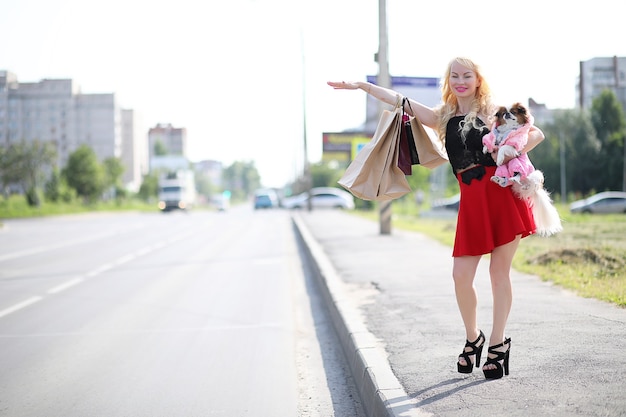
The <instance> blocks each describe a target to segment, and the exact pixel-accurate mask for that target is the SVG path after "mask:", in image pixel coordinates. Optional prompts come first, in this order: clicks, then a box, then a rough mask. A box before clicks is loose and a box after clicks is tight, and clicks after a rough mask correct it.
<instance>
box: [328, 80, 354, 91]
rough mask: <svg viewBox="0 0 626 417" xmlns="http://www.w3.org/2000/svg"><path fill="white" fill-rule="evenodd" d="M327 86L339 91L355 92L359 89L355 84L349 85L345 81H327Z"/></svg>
mask: <svg viewBox="0 0 626 417" xmlns="http://www.w3.org/2000/svg"><path fill="white" fill-rule="evenodd" d="M327 84H328V85H329V86H331V87H332V88H334V89H339V90H356V89H357V88H359V86H358V85H356V83H349V82H345V81H328V82H327Z"/></svg>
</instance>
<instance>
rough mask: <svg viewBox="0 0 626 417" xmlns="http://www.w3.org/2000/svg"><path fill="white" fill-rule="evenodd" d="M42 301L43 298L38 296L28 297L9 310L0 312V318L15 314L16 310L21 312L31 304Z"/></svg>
mask: <svg viewBox="0 0 626 417" xmlns="http://www.w3.org/2000/svg"><path fill="white" fill-rule="evenodd" d="M41 300H43V297H41V296H39V295H35V296H33V297H30V298H28V299H26V300H24V301H22V302H20V303H17V304H14V305H12V306H11V307H9V308H5V309H4V310H2V311H0V317H4V316H7V315H9V314H11V313H14V312H16V311H17V310H21V309H22V308H24V307H28V306H29V305H31V304H35V303H36V302H38V301H41Z"/></svg>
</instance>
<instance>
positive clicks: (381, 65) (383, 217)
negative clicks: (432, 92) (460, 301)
mask: <svg viewBox="0 0 626 417" xmlns="http://www.w3.org/2000/svg"><path fill="white" fill-rule="evenodd" d="M388 47H389V42H388V39H387V0H378V53H377V54H376V62H378V77H377V78H376V83H377V84H378V85H379V86H381V87H385V88H391V76H390V75H389V57H388ZM384 105H385V104H384V103H383V102H382V101H379V102H378V116H379V117H380V115H381V114H382V111H383V108H384ZM378 215H379V224H380V234H381V235H388V234H391V200H389V201H381V202H380V203H379V214H378Z"/></svg>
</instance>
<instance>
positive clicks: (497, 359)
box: [483, 338, 511, 379]
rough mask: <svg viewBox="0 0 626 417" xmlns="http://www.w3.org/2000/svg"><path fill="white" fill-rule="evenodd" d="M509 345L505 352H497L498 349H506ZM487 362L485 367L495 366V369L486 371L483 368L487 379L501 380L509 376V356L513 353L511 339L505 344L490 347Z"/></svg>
mask: <svg viewBox="0 0 626 417" xmlns="http://www.w3.org/2000/svg"><path fill="white" fill-rule="evenodd" d="M505 345H508V346H507V348H506V350H505V351H504V352H501V351H499V350H496V349H498V348H501V347H504V346H505ZM487 352H488V355H487V361H486V362H485V365H484V366H487V365H495V368H494V369H485V368H484V366H483V373H484V374H485V378H486V379H500V378H502V377H503V376H504V375H508V374H509V356H510V353H511V339H510V338H508V339H506V340H505V341H504V342H502V343H500V344H498V345H494V346H489V349H488V350H487ZM490 355H491V356H490Z"/></svg>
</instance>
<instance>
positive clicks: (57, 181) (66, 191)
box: [44, 167, 76, 203]
mask: <svg viewBox="0 0 626 417" xmlns="http://www.w3.org/2000/svg"><path fill="white" fill-rule="evenodd" d="M44 195H45V197H46V201H51V202H53V203H57V202H60V201H63V202H65V203H70V202H72V201H73V200H74V199H75V198H76V191H75V190H74V189H73V188H71V187H69V186H68V185H67V181H66V180H65V178H63V176H62V175H61V172H60V171H59V169H58V168H57V167H55V168H54V169H53V170H52V174H51V175H50V177H49V178H48V181H46V184H45V185H44Z"/></svg>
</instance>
